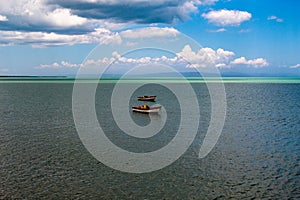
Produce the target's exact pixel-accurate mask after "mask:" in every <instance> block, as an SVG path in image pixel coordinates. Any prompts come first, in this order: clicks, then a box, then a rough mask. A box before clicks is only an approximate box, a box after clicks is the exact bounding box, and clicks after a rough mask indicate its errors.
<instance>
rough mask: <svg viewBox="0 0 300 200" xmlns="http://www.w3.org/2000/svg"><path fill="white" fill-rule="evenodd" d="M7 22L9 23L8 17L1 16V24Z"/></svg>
mask: <svg viewBox="0 0 300 200" xmlns="http://www.w3.org/2000/svg"><path fill="white" fill-rule="evenodd" d="M1 21H2V22H5V21H8V19H7V17H6V16H4V15H0V22H1Z"/></svg>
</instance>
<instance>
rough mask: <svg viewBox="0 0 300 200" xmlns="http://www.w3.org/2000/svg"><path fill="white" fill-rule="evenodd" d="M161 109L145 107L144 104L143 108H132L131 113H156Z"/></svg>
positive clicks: (158, 107) (159, 107)
mask: <svg viewBox="0 0 300 200" xmlns="http://www.w3.org/2000/svg"><path fill="white" fill-rule="evenodd" d="M160 109H161V106H151V107H149V106H147V105H146V104H145V105H143V106H132V111H133V112H140V113H158V112H159V111H160Z"/></svg>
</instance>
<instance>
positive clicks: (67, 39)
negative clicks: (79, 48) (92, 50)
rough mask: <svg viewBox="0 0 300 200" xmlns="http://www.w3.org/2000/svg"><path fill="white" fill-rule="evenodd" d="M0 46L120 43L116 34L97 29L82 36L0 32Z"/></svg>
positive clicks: (119, 38)
mask: <svg viewBox="0 0 300 200" xmlns="http://www.w3.org/2000/svg"><path fill="white" fill-rule="evenodd" d="M0 38H1V41H0V45H22V44H29V45H32V46H34V47H46V46H57V45H74V44H87V43H100V44H110V43H117V44H120V43H121V42H122V39H121V37H120V36H119V34H118V33H114V32H110V31H109V30H107V29H104V28H99V29H96V30H95V31H94V32H91V33H89V34H82V35H67V34H57V33H44V32H21V31H0Z"/></svg>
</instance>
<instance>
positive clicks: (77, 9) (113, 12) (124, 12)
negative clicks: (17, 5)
mask: <svg viewBox="0 0 300 200" xmlns="http://www.w3.org/2000/svg"><path fill="white" fill-rule="evenodd" d="M48 3H49V4H52V5H59V6H60V7H63V8H68V9H71V10H72V13H73V14H76V15H78V16H81V17H85V18H92V19H108V20H112V21H114V22H132V23H140V24H150V23H167V24H170V23H172V22H174V20H177V19H179V20H181V21H182V20H184V19H186V18H188V15H189V14H190V12H191V11H192V10H191V9H194V8H195V7H194V8H193V6H194V5H195V3H193V1H187V0H173V1H171V0H167V1H166V0H165V1H163V0H162V1H156V0H154V1H126V0H125V1H122V0H120V1H115V0H112V1H110V2H109V1H104V2H84V1H71V0H49V1H48Z"/></svg>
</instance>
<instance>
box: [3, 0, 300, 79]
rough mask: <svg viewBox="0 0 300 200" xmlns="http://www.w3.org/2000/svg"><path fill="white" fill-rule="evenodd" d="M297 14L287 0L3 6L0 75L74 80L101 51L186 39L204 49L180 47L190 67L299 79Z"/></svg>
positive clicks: (63, 0)
mask: <svg viewBox="0 0 300 200" xmlns="http://www.w3.org/2000/svg"><path fill="white" fill-rule="evenodd" d="M299 8H300V2H299V1H292V0H288V1H279V0H275V1H262V0H260V1H259V0H256V1H253V0H243V1H242V0H172V1H171V0H153V1H146V0H124V1H118V0H111V1H106V0H78V1H71V0H7V1H4V0H3V1H1V2H0V75H74V74H75V73H76V71H77V70H78V68H79V67H82V64H81V63H82V62H83V61H84V59H85V58H86V56H87V55H89V53H90V52H91V51H92V50H93V49H94V48H95V47H96V46H97V45H99V44H100V45H103V46H104V47H106V48H108V47H107V46H110V47H112V52H113V51H116V52H118V49H120V48H122V47H121V46H124V45H132V46H134V45H135V43H137V42H140V41H141V40H145V39H149V38H152V37H153V38H156V39H157V38H161V39H163V40H172V39H174V38H176V37H177V36H178V35H179V34H180V33H183V34H185V35H187V36H189V37H191V38H192V39H194V40H195V41H196V42H198V43H199V44H200V45H202V47H203V49H202V50H201V51H200V50H199V49H198V50H195V49H189V48H188V47H185V46H182V49H178V50H177V52H175V54H176V55H185V56H187V57H191V58H193V60H194V62H195V63H194V64H195V65H194V66H195V67H202V65H198V64H197V63H199V62H200V63H204V64H206V63H207V62H209V64H210V65H214V66H215V67H217V68H218V69H220V71H221V72H222V73H223V74H225V75H248V76H299V75H300V56H299V50H298V49H299V44H300V22H299V18H300V13H299ZM208 55H213V56H212V57H209V58H210V60H209V61H208V60H207V56H208ZM110 56H112V54H111V52H110V53H107V55H105V57H107V58H109V57H110ZM145 56H146V55H145ZM147 56H150V57H151V56H153V57H155V56H154V55H147ZM102 59H103V58H102ZM134 59H137V58H134ZM168 59H169V60H168V63H169V64H170V63H171V64H174V62H173V61H174V60H171V59H172V58H168ZM157 60H160V61H161V60H164V62H167V61H166V60H165V59H162V58H161V57H160V58H157ZM146 61H147V59H146ZM123 62H128V63H127V64H130V63H132V59H131V60H128V59H127V60H126V59H124V60H123ZM142 62H145V59H140V60H138V61H137V60H136V61H135V63H142ZM147 62H148V61H147ZM102 63H103V62H102Z"/></svg>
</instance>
